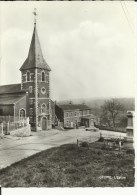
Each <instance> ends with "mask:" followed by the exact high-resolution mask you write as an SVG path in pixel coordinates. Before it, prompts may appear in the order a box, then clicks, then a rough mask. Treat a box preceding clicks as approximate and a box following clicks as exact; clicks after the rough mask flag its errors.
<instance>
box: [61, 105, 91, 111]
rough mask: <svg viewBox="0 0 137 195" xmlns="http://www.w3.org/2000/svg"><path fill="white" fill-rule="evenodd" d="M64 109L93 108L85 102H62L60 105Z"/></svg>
mask: <svg viewBox="0 0 137 195" xmlns="http://www.w3.org/2000/svg"><path fill="white" fill-rule="evenodd" d="M58 106H59V107H60V108H62V110H90V109H91V108H90V107H88V106H87V105H85V104H62V105H58Z"/></svg>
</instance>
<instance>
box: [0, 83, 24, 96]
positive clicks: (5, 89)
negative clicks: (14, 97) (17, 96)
mask: <svg viewBox="0 0 137 195" xmlns="http://www.w3.org/2000/svg"><path fill="white" fill-rule="evenodd" d="M18 92H23V91H22V90H21V84H12V85H0V94H7V93H18Z"/></svg>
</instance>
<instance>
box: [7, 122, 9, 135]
mask: <svg viewBox="0 0 137 195" xmlns="http://www.w3.org/2000/svg"><path fill="white" fill-rule="evenodd" d="M8 133H9V121H8V122H7V134H8Z"/></svg>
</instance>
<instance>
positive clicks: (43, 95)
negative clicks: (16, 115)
mask: <svg viewBox="0 0 137 195" xmlns="http://www.w3.org/2000/svg"><path fill="white" fill-rule="evenodd" d="M20 71H21V77H22V79H21V88H22V90H26V91H28V101H29V102H28V108H27V109H28V115H29V118H30V124H31V128H32V130H35V131H37V130H47V129H50V128H51V113H52V112H51V100H50V77H49V76H50V71H51V69H50V67H49V66H48V64H47V62H46V61H45V59H44V58H43V54H42V50H41V46H40V42H39V38H38V34H37V29H36V19H35V22H34V30H33V35H32V40H31V44H30V48H29V53H28V57H27V59H26V60H25V62H24V63H23V65H22V66H21V68H20Z"/></svg>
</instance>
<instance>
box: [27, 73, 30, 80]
mask: <svg viewBox="0 0 137 195" xmlns="http://www.w3.org/2000/svg"><path fill="white" fill-rule="evenodd" d="M27 81H30V72H27Z"/></svg>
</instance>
